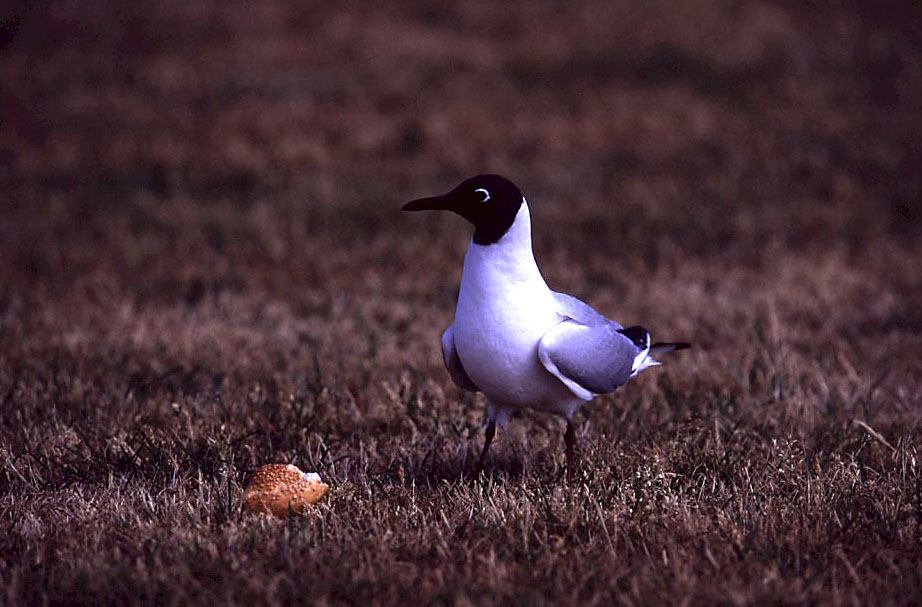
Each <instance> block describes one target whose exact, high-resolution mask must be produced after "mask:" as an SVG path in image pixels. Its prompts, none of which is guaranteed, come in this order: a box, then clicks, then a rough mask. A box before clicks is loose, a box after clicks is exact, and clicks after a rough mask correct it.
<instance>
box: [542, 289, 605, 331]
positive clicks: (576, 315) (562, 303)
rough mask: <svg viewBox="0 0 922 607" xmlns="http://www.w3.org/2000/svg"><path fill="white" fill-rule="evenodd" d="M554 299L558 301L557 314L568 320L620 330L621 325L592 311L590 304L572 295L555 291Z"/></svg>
mask: <svg viewBox="0 0 922 607" xmlns="http://www.w3.org/2000/svg"><path fill="white" fill-rule="evenodd" d="M553 293H554V299H555V300H556V301H557V312H559V313H560V315H561V316H566V317H567V318H572V319H573V320H575V321H577V322H579V323H581V324H584V325H589V326H590V327H594V326H597V325H612V326H614V327H615V329H620V328H621V325H619V324H618V323H616V322H615V321H613V320H609V319H607V318H605V317H604V316H602V315H601V314H599V313H598V312H596V311H595V310H593V309H592V306H590V305H589V304H587V303H585V302H583V301H581V300H579V299H577V298H575V297H573V296H572V295H567V294H566V293H558V292H557V291H554V292H553Z"/></svg>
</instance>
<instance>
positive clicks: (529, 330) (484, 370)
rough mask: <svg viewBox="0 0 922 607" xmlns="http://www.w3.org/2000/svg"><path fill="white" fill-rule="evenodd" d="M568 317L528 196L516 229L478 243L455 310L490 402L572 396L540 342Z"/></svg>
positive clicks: (461, 346)
mask: <svg viewBox="0 0 922 607" xmlns="http://www.w3.org/2000/svg"><path fill="white" fill-rule="evenodd" d="M560 321H561V317H560V316H559V314H558V313H557V304H556V301H555V299H554V296H553V294H552V293H551V290H550V289H549V288H548V286H547V283H545V281H544V278H543V277H542V276H541V272H540V271H539V270H538V266H537V264H536V263H535V258H534V255H533V254H532V250H531V219H530V216H529V212H528V205H527V204H526V203H525V202H524V200H523V202H522V206H521V207H520V208H519V212H518V215H516V218H515V221H514V223H513V224H512V227H510V228H509V231H508V232H506V234H505V235H504V236H503V237H502V238H501V239H500V240H499V241H498V242H496V243H494V244H492V245H485V246H484V245H478V244H474V243H471V246H470V248H469V249H468V252H467V255H466V257H465V259H464V271H463V274H462V277H461V292H460V294H459V296H458V307H457V310H456V312H455V323H454V339H455V348H456V350H457V352H458V357H459V358H460V359H461V364H462V365H463V366H464V370H465V371H466V372H467V374H468V375H469V376H470V378H471V379H472V380H473V381H474V383H475V384H476V385H477V386H478V387H479V388H480V389H481V391H483V393H484V394H485V395H486V397H487V398H488V399H490V401H492V402H494V403H496V404H500V405H506V406H510V407H516V408H517V407H538V408H547V405H550V404H551V403H552V402H557V401H559V400H560V399H562V398H567V397H569V396H571V395H570V394H569V393H568V392H567V391H566V388H565V387H564V386H563V384H561V383H560V381H559V380H557V379H556V378H554V377H553V376H552V375H550V374H549V373H548V372H547V371H546V370H545V369H544V367H543V366H542V365H541V363H540V360H539V359H538V355H537V348H538V341H539V340H540V339H541V336H542V335H544V334H545V333H546V332H547V331H548V330H549V329H551V327H553V326H555V325H556V324H557V323H559V322H560Z"/></svg>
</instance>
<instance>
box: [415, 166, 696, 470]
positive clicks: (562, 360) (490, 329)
mask: <svg viewBox="0 0 922 607" xmlns="http://www.w3.org/2000/svg"><path fill="white" fill-rule="evenodd" d="M403 210H404V211H423V210H442V211H452V212H453V213H457V214H458V215H460V216H462V217H464V218H465V219H467V220H468V221H470V222H471V223H472V224H474V237H473V240H472V241H471V244H470V247H469V248H468V250H467V255H465V257H464V270H463V271H462V274H461V291H460V293H459V295H458V306H457V309H456V310H455V322H454V324H453V325H451V326H450V327H448V329H447V330H446V331H445V332H444V333H443V334H442V358H443V359H444V361H445V367H447V368H448V373H449V374H450V375H451V378H452V380H453V381H454V382H455V384H457V385H458V387H460V388H462V389H464V390H470V391H472V392H477V391H480V392H483V394H484V396H486V398H487V414H488V417H489V421H488V423H487V429H486V440H485V442H484V445H483V451H482V452H481V453H480V461H479V462H478V464H477V470H478V473H479V472H480V471H482V470H483V464H484V460H485V459H486V456H487V451H488V450H489V448H490V442H491V441H492V440H493V436H494V434H495V433H496V424H499V425H500V427H501V428H505V425H506V419H507V417H508V415H509V412H510V411H511V410H514V409H523V408H532V409H537V410H540V411H547V412H549V413H555V414H557V415H561V416H563V417H564V418H566V420H567V431H566V434H564V442H565V443H566V455H567V480H568V482H571V481H572V480H573V465H574V461H573V448H574V443H575V442H576V437H575V434H574V432H573V423H572V420H573V414H574V413H576V411H577V410H578V409H579V408H580V406H582V405H583V403H586V402H588V401H590V400H592V399H593V398H595V397H596V396H598V395H599V394H606V393H608V392H612V391H613V390H615V388H617V387H618V386H620V385H622V384H625V383H627V381H628V380H629V379H630V378H632V377H634V376H635V375H637V374H638V373H640V372H641V371H643V370H644V369H646V368H647V367H652V366H654V365H658V364H660V363H659V362H657V361H656V360H654V359H653V358H652V356H653V355H658V354H663V353H665V352H671V351H672V350H682V349H685V348H687V347H688V346H689V344H687V343H682V342H670V343H651V339H650V332H649V331H647V330H646V329H644V328H643V327H639V326H633V327H627V328H623V327H622V326H621V325H619V324H618V323H616V322H614V321H612V320H609V319H607V318H605V317H604V316H602V315H601V314H599V313H598V312H596V311H595V310H593V309H592V308H591V307H589V306H588V305H586V304H585V303H583V302H582V301H580V300H579V299H577V298H575V297H572V296H570V295H566V294H564V293H557V292H555V291H551V290H550V289H549V288H548V286H547V283H546V282H544V278H543V277H542V276H541V272H540V270H538V265H537V264H536V263H535V256H534V253H533V252H532V248H531V216H530V214H529V212H528V204H527V203H526V202H525V198H524V197H523V196H522V193H521V192H520V191H519V188H518V187H516V185H515V184H513V183H512V182H511V181H509V180H508V179H505V178H503V177H500V176H499V175H478V176H477V177H471V178H470V179H468V180H466V181H464V182H463V183H461V185H459V186H458V187H456V188H455V189H453V190H452V191H450V192H448V193H447V194H444V195H442V196H433V197H431V198H420V199H418V200H414V201H412V202H408V203H407V204H405V205H404V206H403Z"/></svg>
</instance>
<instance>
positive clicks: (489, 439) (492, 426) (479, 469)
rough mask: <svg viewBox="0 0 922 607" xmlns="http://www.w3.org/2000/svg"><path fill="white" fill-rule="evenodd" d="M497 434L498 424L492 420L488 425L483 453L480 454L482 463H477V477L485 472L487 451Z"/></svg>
mask: <svg viewBox="0 0 922 607" xmlns="http://www.w3.org/2000/svg"><path fill="white" fill-rule="evenodd" d="M495 434H496V422H495V421H494V420H492V419H491V420H490V423H488V424H487V433H486V435H485V438H484V443H483V451H481V452H480V461H479V462H477V476H480V473H481V472H483V463H484V461H486V459H487V451H489V450H490V443H491V442H493V436H494V435H495Z"/></svg>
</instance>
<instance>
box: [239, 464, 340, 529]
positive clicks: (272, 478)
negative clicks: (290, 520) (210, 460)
mask: <svg viewBox="0 0 922 607" xmlns="http://www.w3.org/2000/svg"><path fill="white" fill-rule="evenodd" d="M327 489H329V486H327V485H326V484H324V483H322V482H321V481H320V475H318V474H316V473H313V472H312V473H310V474H307V473H304V472H301V471H300V470H299V469H298V467H297V466H292V465H291V464H267V465H265V466H262V467H261V468H259V469H258V470H257V471H256V472H254V473H253V478H251V479H250V484H249V485H247V488H246V501H245V503H244V508H245V509H246V511H247V512H271V513H272V514H274V515H275V516H279V517H282V518H285V517H287V516H288V514H289V513H291V514H300V513H302V512H303V511H304V509H305V508H307V506H310V505H311V504H316V503H317V502H319V501H320V498H322V497H323V496H324V495H325V494H326V492H327Z"/></svg>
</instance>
